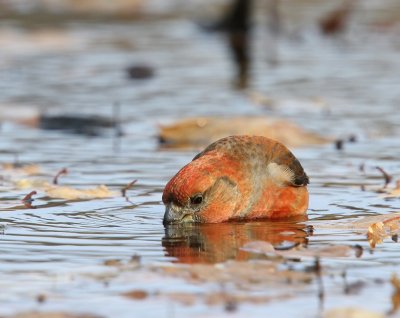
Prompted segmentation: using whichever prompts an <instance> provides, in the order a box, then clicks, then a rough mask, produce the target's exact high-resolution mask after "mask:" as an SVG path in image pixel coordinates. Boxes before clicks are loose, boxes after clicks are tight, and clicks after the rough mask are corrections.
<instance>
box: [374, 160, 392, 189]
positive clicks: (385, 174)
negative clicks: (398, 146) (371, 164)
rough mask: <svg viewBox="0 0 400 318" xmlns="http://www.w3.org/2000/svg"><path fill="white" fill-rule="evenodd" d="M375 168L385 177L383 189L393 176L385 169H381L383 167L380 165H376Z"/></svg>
mask: <svg viewBox="0 0 400 318" xmlns="http://www.w3.org/2000/svg"><path fill="white" fill-rule="evenodd" d="M376 169H377V170H379V171H380V172H381V173H382V174H383V177H384V179H385V184H384V186H383V188H384V189H385V188H386V187H387V185H388V184H389V183H390V182H391V181H392V179H393V177H392V176H391V175H390V174H388V173H387V172H386V171H385V170H383V168H381V167H378V166H377V167H376Z"/></svg>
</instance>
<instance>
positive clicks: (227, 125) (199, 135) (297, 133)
mask: <svg viewBox="0 0 400 318" xmlns="http://www.w3.org/2000/svg"><path fill="white" fill-rule="evenodd" d="M231 135H260V136H265V137H269V138H272V139H275V140H278V141H280V142H282V143H284V144H285V145H287V146H289V147H301V146H309V145H319V144H324V143H326V142H329V139H328V138H325V137H322V136H320V135H317V134H315V133H312V132H309V131H306V130H304V129H303V128H301V127H299V126H297V125H295V124H294V123H292V122H290V121H287V120H282V119H272V118H259V117H233V118H216V117H199V118H188V119H184V120H181V121H178V122H176V123H174V124H171V125H166V126H161V127H160V132H159V140H160V142H161V143H162V144H163V145H164V146H166V147H176V148H185V147H186V148H196V147H204V146H207V145H209V144H210V143H211V142H214V141H216V140H218V139H220V138H223V137H226V136H231Z"/></svg>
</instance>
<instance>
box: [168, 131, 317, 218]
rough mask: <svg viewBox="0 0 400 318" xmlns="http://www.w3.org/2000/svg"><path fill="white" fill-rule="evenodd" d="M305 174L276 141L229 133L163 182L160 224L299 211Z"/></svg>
mask: <svg viewBox="0 0 400 318" xmlns="http://www.w3.org/2000/svg"><path fill="white" fill-rule="evenodd" d="M308 183H309V180H308V177H307V175H306V173H305V172H304V170H303V167H302V166H301V164H300V162H299V161H298V160H297V159H296V157H295V156H294V155H293V154H292V153H291V152H290V151H289V149H287V148H286V147H285V146H284V145H282V144H281V143H279V142H277V141H275V140H272V139H269V138H266V137H261V136H231V137H227V138H223V139H220V140H218V141H216V142H214V143H213V144H211V145H209V146H208V147H207V148H206V149H205V150H203V151H202V152H201V153H199V154H198V155H197V156H195V157H194V158H193V160H192V162H190V163H189V164H187V165H186V166H184V167H183V168H182V169H181V170H180V171H179V172H178V173H177V174H176V175H175V176H174V177H173V178H172V179H171V180H170V181H169V182H168V184H167V185H166V186H165V189H164V193H163V197H162V200H163V202H164V204H165V207H166V209H165V215H164V224H177V223H219V222H225V221H237V220H254V219H262V218H266V219H277V218H287V217H292V216H298V215H302V214H305V212H306V211H307V208H308V191H307V184H308Z"/></svg>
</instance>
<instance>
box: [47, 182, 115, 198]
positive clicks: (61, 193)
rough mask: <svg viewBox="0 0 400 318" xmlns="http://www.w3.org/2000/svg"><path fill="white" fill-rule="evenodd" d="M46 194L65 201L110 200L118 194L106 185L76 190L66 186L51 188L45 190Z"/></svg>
mask: <svg viewBox="0 0 400 318" xmlns="http://www.w3.org/2000/svg"><path fill="white" fill-rule="evenodd" d="M45 192H46V194H47V195H48V196H49V197H52V198H58V199H65V200H88V199H100V198H110V197H113V196H115V195H116V194H115V193H113V192H111V191H110V190H108V188H107V187H106V186H105V185H99V186H97V187H96V188H90V189H75V188H71V187H65V186H49V187H48V188H46V189H45Z"/></svg>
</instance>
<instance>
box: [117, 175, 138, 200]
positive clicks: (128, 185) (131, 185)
mask: <svg viewBox="0 0 400 318" xmlns="http://www.w3.org/2000/svg"><path fill="white" fill-rule="evenodd" d="M136 182H137V180H136V179H135V180H133V181H132V182H129V183H128V184H127V185H126V186H125V187H123V188H122V189H121V194H122V196H123V197H124V198H126V191H128V190H129V189H130V188H132V187H133V185H134V184H135V183H136Z"/></svg>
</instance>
